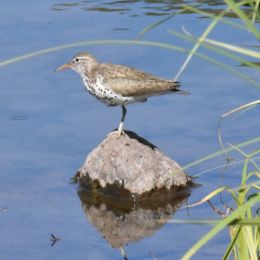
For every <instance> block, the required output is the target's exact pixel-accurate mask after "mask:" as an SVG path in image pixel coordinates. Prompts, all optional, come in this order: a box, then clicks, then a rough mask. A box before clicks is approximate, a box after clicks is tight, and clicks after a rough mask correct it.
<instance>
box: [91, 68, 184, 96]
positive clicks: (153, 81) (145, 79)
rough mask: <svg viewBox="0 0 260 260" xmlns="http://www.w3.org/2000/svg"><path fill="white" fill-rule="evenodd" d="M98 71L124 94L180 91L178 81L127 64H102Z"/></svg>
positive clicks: (109, 83)
mask: <svg viewBox="0 0 260 260" xmlns="http://www.w3.org/2000/svg"><path fill="white" fill-rule="evenodd" d="M107 65H109V66H107ZM96 73H99V74H102V76H103V78H104V82H105V83H106V84H108V85H109V86H110V88H111V89H112V90H113V91H114V92H116V93H118V94H121V95H122V96H141V95H148V96H149V95H154V94H157V93H158V94H159V93H163V92H168V91H172V90H173V91H174V90H176V91H178V90H177V88H178V87H179V83H178V82H174V81H170V80H164V79H161V78H158V77H155V76H153V75H152V74H149V73H145V72H142V71H139V70H136V69H134V68H130V67H127V66H121V65H115V64H100V65H99V66H98V69H97V70H96Z"/></svg>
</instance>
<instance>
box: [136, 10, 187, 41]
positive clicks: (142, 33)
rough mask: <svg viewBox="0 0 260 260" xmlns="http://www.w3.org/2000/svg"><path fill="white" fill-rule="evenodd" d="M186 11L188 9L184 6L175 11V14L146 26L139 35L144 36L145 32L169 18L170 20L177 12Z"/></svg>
mask: <svg viewBox="0 0 260 260" xmlns="http://www.w3.org/2000/svg"><path fill="white" fill-rule="evenodd" d="M185 11H186V9H185V8H183V9H181V10H179V11H177V12H174V13H173V14H171V15H169V16H167V17H165V18H163V19H161V20H159V21H157V22H155V23H152V24H150V25H148V26H146V27H145V28H144V29H143V30H142V31H141V32H140V33H139V34H138V35H139V36H143V35H144V34H145V33H147V32H149V31H151V30H152V29H154V28H156V27H157V26H158V25H160V24H162V23H165V22H167V21H168V20H170V19H171V18H173V17H174V16H176V15H177V14H181V13H183V12H185Z"/></svg>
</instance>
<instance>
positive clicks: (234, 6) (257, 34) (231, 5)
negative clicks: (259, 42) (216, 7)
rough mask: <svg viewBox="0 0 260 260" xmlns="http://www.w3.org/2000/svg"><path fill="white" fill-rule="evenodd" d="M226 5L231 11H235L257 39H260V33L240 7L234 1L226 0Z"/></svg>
mask: <svg viewBox="0 0 260 260" xmlns="http://www.w3.org/2000/svg"><path fill="white" fill-rule="evenodd" d="M225 3H226V4H227V5H228V6H229V8H230V9H232V10H234V12H235V13H236V15H237V16H238V17H239V18H240V19H241V20H242V21H243V22H244V23H245V24H246V26H247V28H248V29H249V30H250V31H251V32H252V33H253V34H254V35H255V37H256V38H257V39H260V32H259V31H258V30H257V29H256V27H255V26H254V24H253V23H252V21H251V20H250V19H249V18H248V17H247V15H246V14H245V13H244V12H243V11H242V10H241V9H240V8H239V5H238V4H237V3H236V2H235V1H233V0H225Z"/></svg>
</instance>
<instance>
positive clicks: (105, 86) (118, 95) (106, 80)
mask: <svg viewBox="0 0 260 260" xmlns="http://www.w3.org/2000/svg"><path fill="white" fill-rule="evenodd" d="M66 68H71V69H73V70H75V71H76V72H77V73H79V74H80V75H81V77H82V79H83V83H84V85H85V87H86V89H87V90H88V92H89V93H90V94H92V95H94V96H95V97H96V98H97V99H98V100H100V101H102V102H104V103H105V104H106V105H108V106H121V107H122V117H121V121H120V124H119V127H118V134H119V136H120V135H121V134H122V133H123V124H124V119H125V115H126V108H125V105H128V104H130V103H134V102H145V101H146V100H147V98H149V97H151V96H157V95H164V94H168V93H174V92H178V93H180V94H188V93H187V92H185V91H181V90H179V87H180V83H179V82H176V81H172V80H165V79H162V78H159V77H156V76H154V75H152V74H149V73H145V72H142V71H139V70H137V69H134V68H130V67H127V66H123V65H117V64H107V63H99V62H98V61H97V60H96V59H95V57H93V56H92V55H91V54H89V53H86V52H80V53H78V54H76V55H75V56H74V58H73V59H72V61H71V62H69V63H66V64H64V65H62V66H60V67H58V68H57V69H56V71H60V70H63V69H66Z"/></svg>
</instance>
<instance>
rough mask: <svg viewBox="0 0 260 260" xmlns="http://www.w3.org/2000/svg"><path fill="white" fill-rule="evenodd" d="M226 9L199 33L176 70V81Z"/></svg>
mask: <svg viewBox="0 0 260 260" xmlns="http://www.w3.org/2000/svg"><path fill="white" fill-rule="evenodd" d="M226 11H227V10H224V11H222V12H221V13H220V14H219V15H218V16H217V17H216V18H215V19H214V20H212V22H211V23H210V24H209V26H208V27H207V28H206V30H205V31H204V32H203V34H202V35H201V37H200V38H199V39H198V42H197V43H196V44H195V45H194V46H193V48H192V50H191V52H190V53H189V55H188V57H187V58H186V60H185V61H184V63H183V65H182V67H181V68H180V70H179V71H178V73H177V74H176V76H175V78H174V80H175V81H177V80H178V78H179V76H180V75H181V74H182V72H183V71H184V69H185V68H186V67H187V65H188V63H189V62H190V60H191V58H192V56H193V55H194V53H195V52H196V51H197V50H198V48H199V46H200V45H201V43H202V42H203V41H204V39H206V38H207V36H208V35H209V34H210V32H211V31H212V30H213V28H214V27H215V26H216V25H217V23H218V22H219V20H220V19H221V18H222V17H223V15H224V14H225V13H226Z"/></svg>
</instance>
